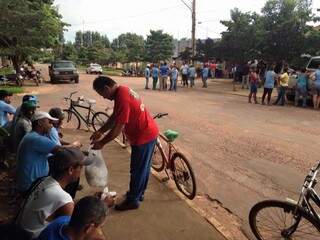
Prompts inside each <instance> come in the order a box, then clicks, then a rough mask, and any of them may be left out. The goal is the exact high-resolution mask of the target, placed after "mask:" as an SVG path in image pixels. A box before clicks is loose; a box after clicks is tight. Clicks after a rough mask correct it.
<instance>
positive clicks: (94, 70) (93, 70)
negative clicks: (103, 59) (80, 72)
mask: <svg viewBox="0 0 320 240" xmlns="http://www.w3.org/2000/svg"><path fill="white" fill-rule="evenodd" d="M86 72H87V74H92V73H95V74H102V67H101V66H100V65H99V64H97V63H90V66H89V67H88V68H87V70H86Z"/></svg>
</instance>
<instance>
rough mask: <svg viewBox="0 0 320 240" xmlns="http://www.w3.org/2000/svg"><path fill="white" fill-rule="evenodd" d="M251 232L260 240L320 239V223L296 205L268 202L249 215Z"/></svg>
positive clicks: (260, 203)
mask: <svg viewBox="0 0 320 240" xmlns="http://www.w3.org/2000/svg"><path fill="white" fill-rule="evenodd" d="M249 223H250V227H251V231H252V232H253V234H254V235H255V236H256V238H257V239H259V240H267V239H288V240H289V239H295V240H298V239H301V240H302V239H303V240H311V239H313V240H316V239H320V223H318V222H317V220H316V219H315V218H314V217H313V216H312V215H310V214H309V213H307V212H306V211H305V210H304V209H302V208H300V207H297V206H296V205H295V204H292V203H289V202H283V201H278V200H266V201H263V202H259V203H257V204H256V205H254V206H253V207H252V209H251V210H250V214H249Z"/></svg>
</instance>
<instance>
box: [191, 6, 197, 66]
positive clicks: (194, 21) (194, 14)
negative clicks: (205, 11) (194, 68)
mask: <svg viewBox="0 0 320 240" xmlns="http://www.w3.org/2000/svg"><path fill="white" fill-rule="evenodd" d="M191 42H192V64H194V59H195V56H196V0H192V31H191Z"/></svg>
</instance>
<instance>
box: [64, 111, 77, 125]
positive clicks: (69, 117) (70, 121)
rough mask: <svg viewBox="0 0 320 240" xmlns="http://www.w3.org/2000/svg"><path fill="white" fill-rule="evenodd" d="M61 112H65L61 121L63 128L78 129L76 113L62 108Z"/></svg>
mask: <svg viewBox="0 0 320 240" xmlns="http://www.w3.org/2000/svg"><path fill="white" fill-rule="evenodd" d="M63 113H64V114H65V120H64V123H63V128H69V129H79V128H80V124H81V123H80V118H79V117H78V115H77V114H76V113H75V112H74V111H72V110H69V109H64V110H63Z"/></svg>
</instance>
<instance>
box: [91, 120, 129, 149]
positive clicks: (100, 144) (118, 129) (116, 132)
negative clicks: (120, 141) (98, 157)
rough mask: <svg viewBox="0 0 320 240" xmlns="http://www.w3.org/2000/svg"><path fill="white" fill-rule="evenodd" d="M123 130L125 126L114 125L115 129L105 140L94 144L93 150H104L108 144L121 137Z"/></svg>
mask: <svg viewBox="0 0 320 240" xmlns="http://www.w3.org/2000/svg"><path fill="white" fill-rule="evenodd" d="M123 128H124V124H122V123H116V124H115V125H114V127H113V128H112V129H111V131H109V132H108V133H107V135H106V136H105V137H104V138H102V139H101V140H100V141H96V142H93V143H94V145H93V147H92V149H96V150H98V149H101V148H103V146H104V145H106V144H107V143H108V142H110V141H112V140H113V139H115V138H116V137H117V136H119V134H120V133H121V132H122V130H123Z"/></svg>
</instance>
